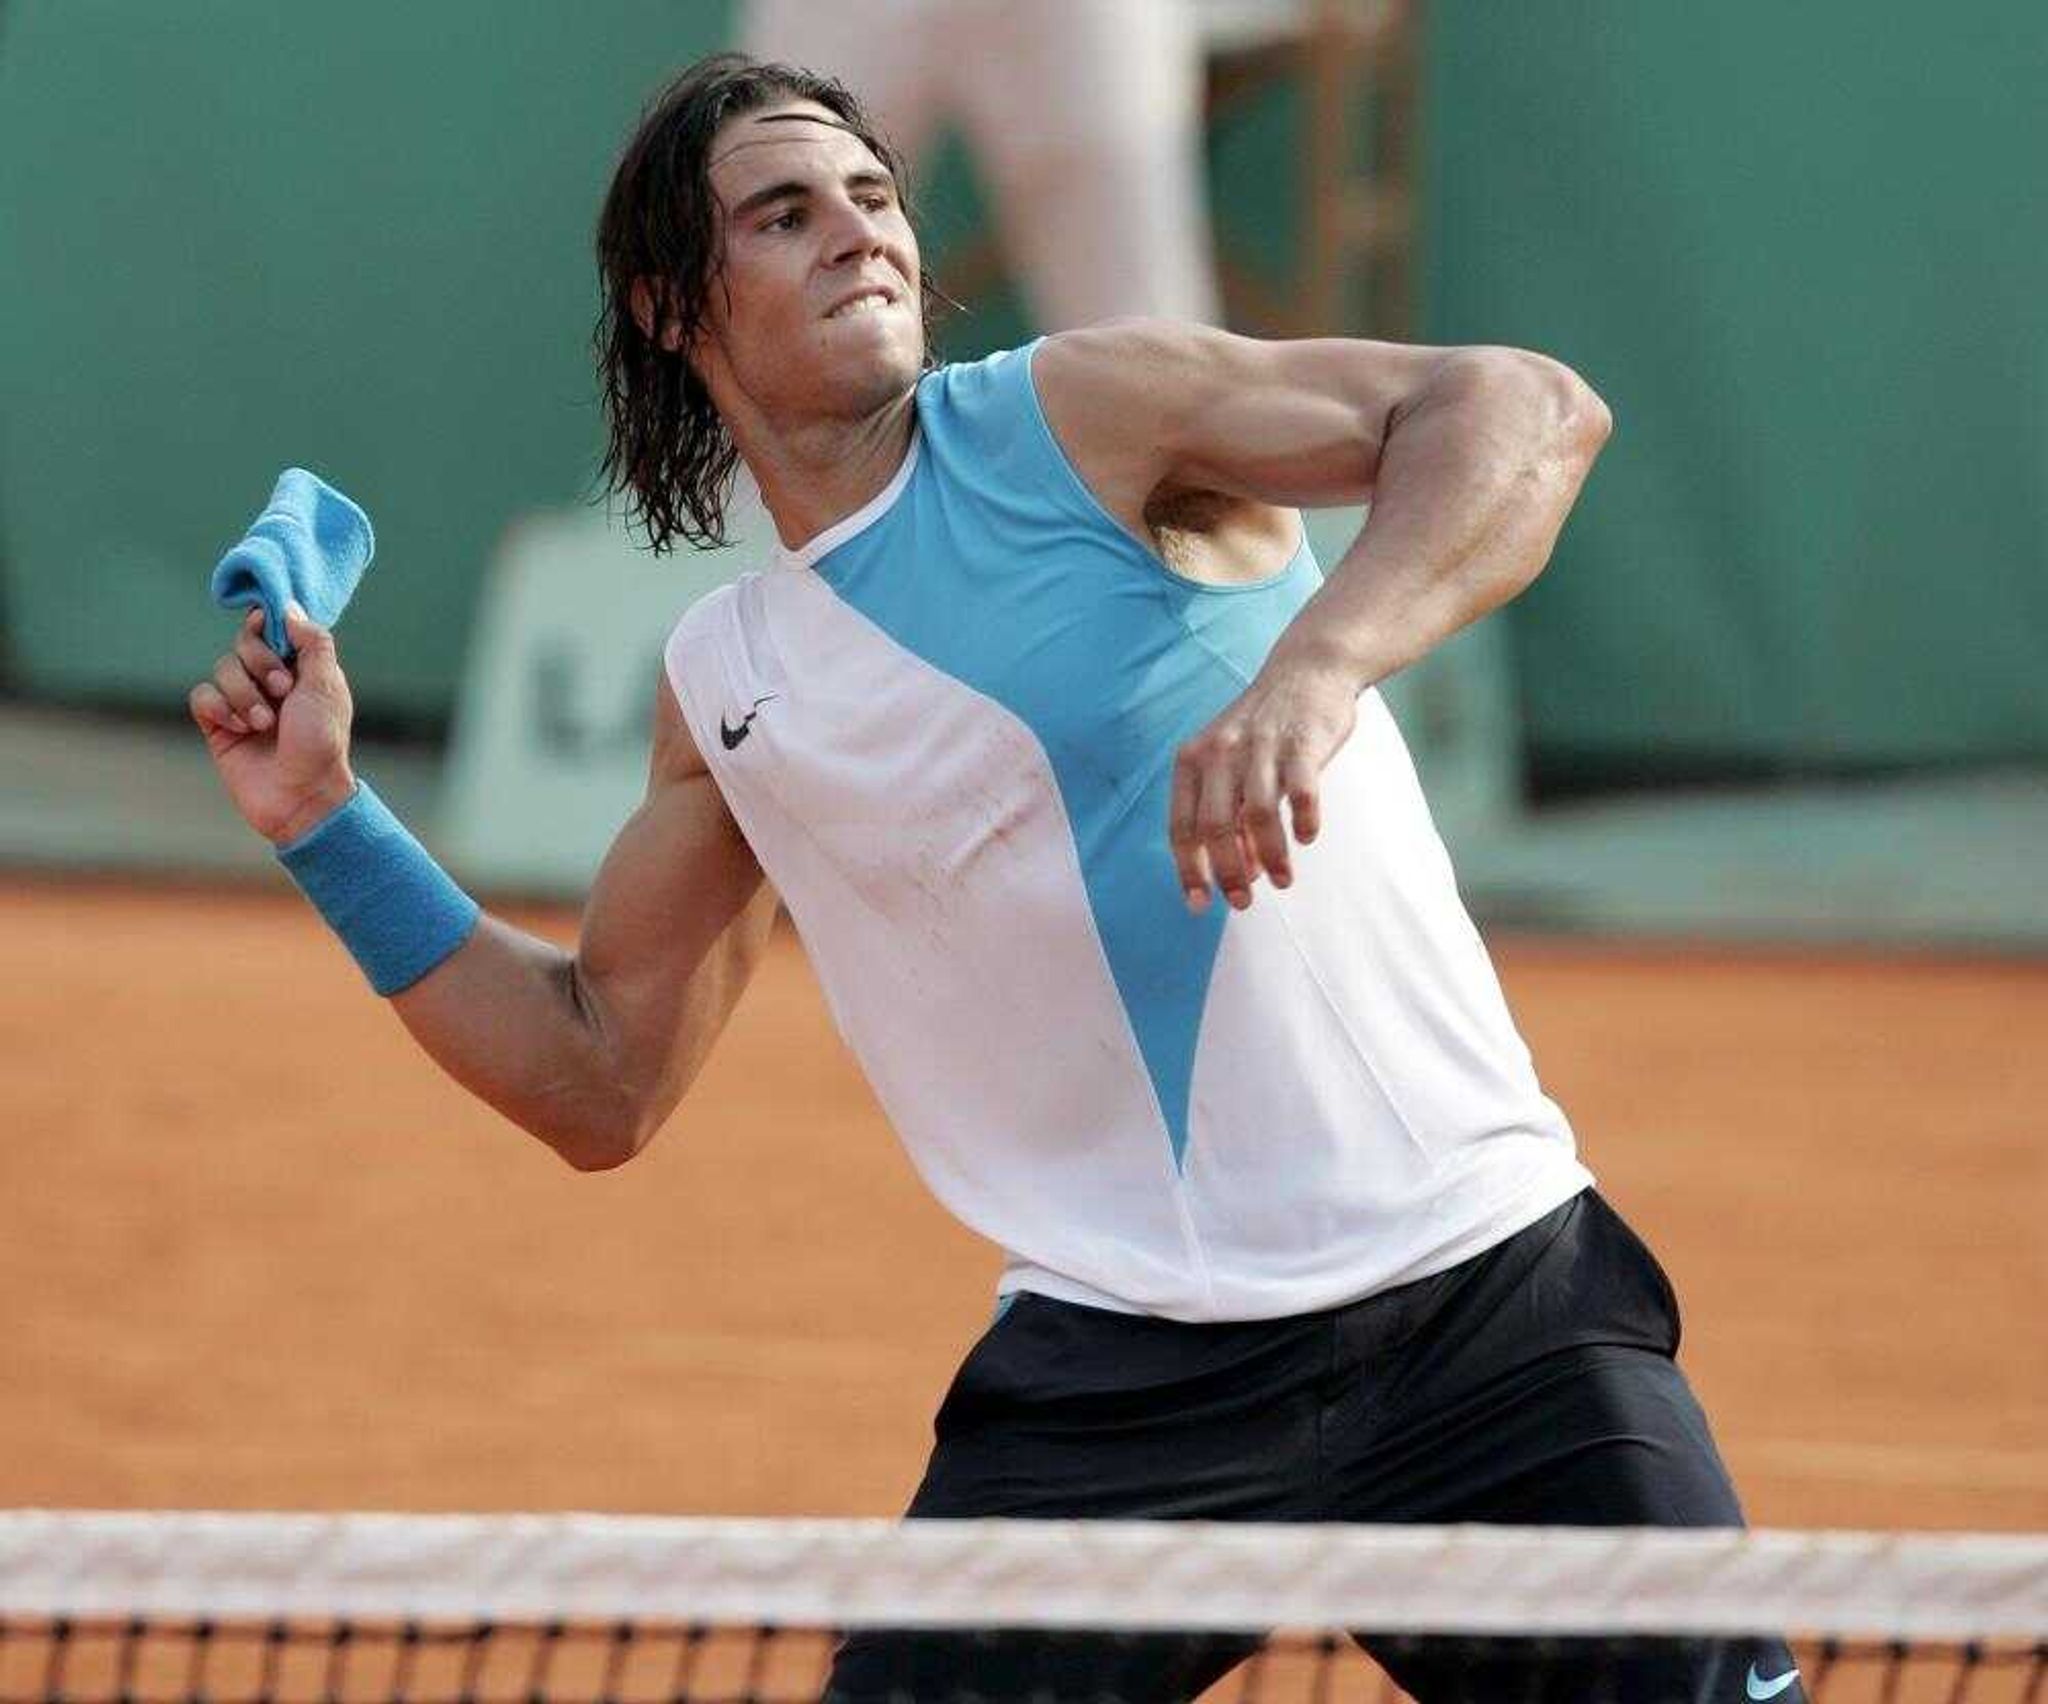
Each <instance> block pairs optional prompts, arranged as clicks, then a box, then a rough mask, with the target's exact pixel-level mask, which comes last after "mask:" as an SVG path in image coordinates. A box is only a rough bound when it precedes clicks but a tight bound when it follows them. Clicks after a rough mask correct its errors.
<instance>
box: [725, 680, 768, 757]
mask: <svg viewBox="0 0 2048 1704" xmlns="http://www.w3.org/2000/svg"><path fill="white" fill-rule="evenodd" d="M774 696H775V694H774V693H772V692H771V693H768V694H766V695H765V696H763V697H760V698H757V699H755V700H754V707H753V709H751V710H749V711H748V712H747V713H746V715H744V716H743V717H741V718H740V725H739V726H738V727H737V728H735V727H734V726H733V725H732V724H731V723H730V722H728V721H727V720H726V719H725V718H724V717H723V716H720V717H719V718H718V738H719V741H720V743H722V744H723V745H724V747H725V749H726V750H727V751H731V750H732V749H733V748H734V747H735V746H737V745H738V744H739V743H740V741H741V740H743V739H745V738H746V737H747V732H748V730H749V729H750V728H752V727H753V725H754V718H755V717H756V716H758V715H760V714H761V706H762V705H764V704H766V703H768V702H769V701H770V700H771V699H773V698H774Z"/></svg>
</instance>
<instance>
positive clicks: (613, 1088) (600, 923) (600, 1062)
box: [392, 680, 775, 1170]
mask: <svg viewBox="0 0 2048 1704" xmlns="http://www.w3.org/2000/svg"><path fill="white" fill-rule="evenodd" d="M774 917H775V894H774V891H773V890H772V889H771V888H769V887H768V886H767V884H766V883H765V882H764V881H763V879H762V876H761V870H760V867H759V865H757V864H756V863H755V861H754V856H753V853H752V852H751V851H750V850H749V848H748V846H747V843H746V842H745V840H743V839H742V838H741V836H740V832H739V829H738V827H737V826H736V825H735V824H734V822H733V820H732V817H731V815H730V814H729V813H728V811H727V810H726V807H725V802H724V800H723V799H722V798H721V797H720V795H719V792H718V788H717V785H716V784H715V783H714V782H713V781H712V779H711V775H710V773H709V771H708V770H707V769H706V768H705V766H704V759H703V756H702V755H701V754H700V753H699V752H698V750H697V747H696V742H695V741H694V740H693V739H692V738H691V737H690V731H689V728H688V726H687V724H686V723H685V722H684V721H683V717H682V713H681V711H680V710H679V709H678V708H677V705H676V701H675V695H674V693H673V692H672V690H671V689H670V687H669V685H668V682H667V681H665V680H664V681H663V682H662V683H661V692H660V702H659V705H658V707H657V710H656V713H655V727H654V757H653V763H652V766H651V773H650V776H649V780H648V788H647V796H646V798H645V799H644V800H643V801H642V802H641V804H640V807H639V809H638V810H636V811H635V812H634V813H633V815H632V817H631V818H629V819H628V821H627V822H626V825H625V827H624V828H622V829H621V830H620V831H619V835H618V838H617V839H616V840H615V841H614V842H613V843H612V847H611V850H610V852H609V853H608V854H607V855H606V857H605V861H604V865H603V868H602V869H601V870H600V871H599V873H598V878H597V882H596V885H595V886H594V887H593V888H592V890H591V894H590V899H589V903H588V905H587V907H586V909H585V912H584V917H583V928H582V936H581V939H580V940H579V942H578V943H577V946H576V950H575V951H574V952H573V953H568V952H564V951H563V950H562V949H561V948H559V947H556V946H554V945H552V944H550V943H548V942H545V941H540V940H536V939H535V938H533V937H532V936H530V935H526V934H523V933H521V932H520V931H519V930H517V929H514V928H512V927H511V926H510V925H509V924H506V923H503V922H501V921H499V920H498V919H496V918H494V917H490V916H488V915H486V916H485V917H484V918H483V919H482V920H481V921H480V922H479V924H478V926H477V929H476V932H475V933H474V934H473V935H472V936H471V937H470V938H469V940H468V941H467V942H466V943H465V944H464V945H463V947H462V948H461V949H460V950H459V951H457V952H456V953H455V954H453V955H452V956H451V957H450V958H448V959H447V960H446V961H445V962H444V963H443V964H441V965H440V966H439V967H438V968H437V969H436V970H434V971H433V972H432V973H431V974H429V975H428V976H426V977H424V978H423V979H422V980H421V981H419V982H417V983H415V984H414V985H413V986H412V987H411V988H409V989H407V990H406V991H405V992H404V993H402V994H400V995H398V996H396V998H395V999H394V1000H393V1002H392V1004H393V1005H394V1006H395V1007H396V1008H397V1011H398V1015H399V1017H400V1018H401V1019H403V1020H404V1023H405V1026H406V1028H407V1029H409V1030H410V1031H411V1032H412V1034H413V1037H414V1039H416V1040H417V1041H418V1042H419V1043H420V1045H421V1046H422V1047H424V1048H425V1049H426V1050H427V1052H428V1053H430V1054H431V1055H433V1057H434V1058H435V1059H436V1060H437V1061H438V1062H439V1063H440V1065H441V1066H442V1068H443V1069H444V1070H446V1071H447V1072H448V1074H449V1075H450V1076H452V1077H453V1078H455V1080H456V1081H457V1082H459V1083H461V1084H462V1085H463V1086H464V1087H465V1088H467V1089H469V1090H471V1091H472V1092H473V1093H475V1094H476V1095H478V1096H479V1097H481V1098H482V1099H484V1100H486V1101H488V1102H489V1103H490V1104H491V1105H492V1106H494V1107H496V1108H497V1109H498V1110H499V1111H500V1112H502V1113H503V1114H505V1116H506V1117H507V1118H509V1119H511V1120H512V1121H513V1122H514V1123H515V1124H519V1125H521V1126H523V1127H524V1128H525V1129H527V1130H529V1131H531V1132H532V1133H533V1134H534V1135H536V1136H538V1137H540V1139H541V1140H542V1141H544V1142H546V1143H547V1144H548V1146H549V1147H551V1148H553V1149H554V1150H555V1151H556V1152H557V1153H558V1154H560V1155H561V1156H562V1157H563V1158H564V1159H565V1160H567V1161H568V1162H569V1163H570V1164H571V1165H573V1166H576V1167H578V1168H579V1169H583V1170H597V1169H601V1168H603V1167H607V1166H614V1165H619V1164H622V1163H623V1162H624V1161H626V1160H628V1159H631V1158H632V1157H633V1155H634V1154H636V1153H638V1152H639V1150H640V1149H641V1148H642V1147H643V1146H645V1145H646V1143H647V1141H648V1140H649V1139H650V1138H651V1137H652V1136H653V1134H654V1132H655V1131H656V1130H658V1129H659V1128H660V1127H661V1125H662V1124H663V1122H664V1121H666V1119H667V1118H668V1116H669V1114H670V1113H672V1112H673V1111H674V1110H675V1108H676V1105H677V1103H678V1102H679V1101H680V1100H681V1099H682V1095H683V1091H684V1090H685V1089H687V1088H688V1087H689V1085H690V1082H691V1080H692V1079H693V1078H694V1077H695V1076H696V1074H697V1071H698V1068H699V1067H700V1066H701V1065H702V1064H703V1062H704V1059H705V1057H706V1056H707V1055H708V1054H709V1052H710V1050H711V1044H712V1042H713V1041H714V1040H716V1039H717V1036H718V1034H719V1032H720V1030H722V1029H723V1028H724V1027H725V1022H726V1019H727V1018H728V1017H729V1016H731V1013H732V1009H733V1006H734V1005H735V1003H736V1002H737V1001H738V999H739V996H740V992H741V990H742V989H744V988H745V986H746V984H747V981H748V979H749V978H750V977H751V976H752V974H753V971H754V967H755V965H756V964H757V963H758V962H759V961H760V957H761V952H762V949H763V947H764V946H765V945H766V943H767V940H768V932H769V928H770V925H771V924H772V923H773V921H774Z"/></svg>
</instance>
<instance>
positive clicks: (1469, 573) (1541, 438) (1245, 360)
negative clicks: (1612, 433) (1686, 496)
mask: <svg viewBox="0 0 2048 1704" xmlns="http://www.w3.org/2000/svg"><path fill="white" fill-rule="evenodd" d="M1033 370H1034V375H1035V377H1036V379H1037V381H1038V386H1039V393H1040V396H1041V399H1042V401H1043V403H1044V406H1045V410H1046V415H1047V418H1048V420H1049V421H1050V422H1051V424H1052V427H1053V430H1054V432H1055V433H1056V434H1057V436H1058V437H1059V439H1060V441H1061V444H1062V445H1063V447H1064V448H1065V449H1066V451H1067V453H1068V455H1069V456H1070V457H1071V458H1072V460H1073V461H1074V463H1075V465H1076V467H1077V468H1078V469H1079V471H1080V473H1081V475H1082V477H1083V478H1084V479H1086V480H1087V481H1088V483H1089V484H1090V486H1091V487H1092V488H1093V489H1094V490H1095V492H1096V494H1097V495H1098V496H1099V497H1100V498H1101V499H1102V500H1103V502H1104V504H1105V505H1106V506H1107V507H1108V508H1109V509H1110V510H1111V511H1112V513H1115V514H1117V515H1118V516H1119V517H1120V518H1123V519H1125V520H1126V522H1127V523H1129V522H1130V521H1131V520H1132V518H1133V517H1142V516H1143V514H1144V513H1145V511H1146V509H1147V507H1148V506H1150V505H1153V504H1155V503H1157V502H1158V501H1159V500H1160V498H1161V497H1171V496H1173V495H1174V494H1176V493H1181V492H1215V493H1221V494H1223V495H1224V496H1226V497H1229V498H1234V499H1237V500H1238V501H1240V502H1243V503H1246V504H1250V505H1271V504H1281V505H1288V506H1305V507H1321V506H1326V505H1335V504H1344V503H1356V502H1362V501H1366V500H1368V499H1369V500H1370V501H1371V504H1372V509H1371V513H1370V515H1369V517H1368V519H1367V521H1366V524H1365V527H1364V529H1363V530H1362V531H1361V532H1360V534H1359V536H1358V539H1357V540H1356V542H1355V543H1353V544H1352V546H1351V547H1350V548H1349V549H1348V550H1347V551H1346V552H1345V553H1344V555H1343V556H1342V557H1341V558H1340V559H1339V560H1338V562H1337V563H1336V564H1335V565H1334V566H1333V567H1332V568H1331V570H1330V572H1329V575H1328V578H1327V579H1326V580H1325V582H1324V584H1323V586H1322V588H1321V589H1320V590H1319V591H1318V592H1317V593H1316V595H1315V596H1314V597H1313V598H1311V599H1310V600H1309V602H1308V604H1307V605H1306V606H1305V607H1304V608H1303V609H1302V610H1301V611H1300V613H1299V614H1297V615H1296V617H1295V619H1294V621H1293V622H1292V623H1291V624H1290V625H1289V627H1288V629H1287V631H1286V632H1285V633H1284V634H1283V635H1282V636H1281V638H1280V640H1279V642H1278V643H1277V644H1276V645H1275V647H1274V649H1273V651H1272V653H1271V655H1270V656H1269V657H1268V659H1267V662H1266V665H1265V667H1264V668H1263V669H1262V670H1261V671H1260V674H1259V678H1258V679H1257V680H1256V681H1255V682H1254V683H1253V684H1252V686H1251V688H1250V689H1249V690H1248V691H1247V692H1246V693H1245V694H1244V695H1243V697H1241V698H1240V699H1239V700H1238V701H1237V702H1236V703H1235V704H1233V705H1231V706H1230V708H1229V709H1228V710H1226V711H1225V712H1224V714H1223V715H1222V716H1220V717H1218V718H1217V720H1216V721H1215V722H1214V723H1212V724H1211V725H1210V726H1209V727H1208V728H1207V729H1205V730H1204V731H1203V732H1202V733H1201V734H1200V735H1198V736H1197V737H1196V738H1195V739H1193V740H1191V741H1189V742H1188V744H1187V745H1186V746H1184V747H1183V748H1182V749H1181V751H1180V753H1179V754H1178V756H1177V758H1176V762H1175V773H1174V792H1173V806H1172V816H1171V822H1170V825H1169V833H1170V836H1171V839H1172V842H1173V847H1174V854H1175V859H1176V862H1177V864H1178V865H1179V868H1180V871H1181V879H1182V884H1183V886H1184V888H1185V889H1186V891H1187V894H1188V900H1189V903H1190V905H1193V906H1195V907H1196V908H1197V909H1199V908H1200V906H1201V905H1203V904H1206V903H1207V897H1208V893H1209V891H1210V887H1211V884H1212V881H1213V882H1214V883H1215V884H1218V885H1220V886H1221V887H1222V888H1223V890H1224V893H1225V895H1226V897H1227V898H1228V899H1229V900H1230V902H1231V903H1232V904H1233V905H1239V906H1242V905H1247V904H1249V903H1250V901H1251V886H1252V883H1253V882H1254V881H1255V880H1256V879H1257V878H1258V876H1259V875H1261V874H1268V875H1270V876H1271V877H1272V878H1273V880H1274V881H1275V883H1276V884H1277V885H1280V886H1285V885H1287V883H1288V881H1289V880H1291V863H1290V855H1289V849H1288V843H1287V835H1286V833H1285V829H1284V826H1283V822H1282V817H1281V810H1280V800H1281V799H1282V798H1285V799H1286V800H1287V801H1288V808H1289V814H1290V815H1291V817H1292V819H1293V826H1294V833H1295V838H1296V839H1298V840H1300V841H1303V842H1306V841H1309V840H1312V839H1313V838H1314V836H1315V833H1316V829H1317V826H1318V824H1317V797H1316V794H1317V778H1318V777H1319V776H1320V774H1321V772H1322V769H1323V766H1324V765H1325V764H1326V763H1327V762H1328V761H1329V758H1330V757H1331V755H1332V754H1334V752H1335V751H1336V750H1337V748H1338V747H1339V746H1340V745H1341V744H1342V743H1343V741H1344V739H1345V738H1346V737H1347V736H1348V735H1349V733H1350V731H1351V727H1352V720H1353V714H1354V706H1355V703H1356V699H1357V696H1358V694H1359V693H1360V692H1362V691H1363V690H1364V689H1365V688H1366V687H1368V686H1371V685H1373V684H1374V683H1375V682H1377V681H1380V680H1383V679H1384V678H1386V676H1388V675H1390V674H1392V673H1394V672H1395V671H1396V670H1397V669H1400V668H1402V667H1403V666H1405V665H1406V664H1408V663H1411V662H1413V661H1414V660H1415V659H1416V658H1417V657H1420V656H1422V655H1423V654H1424V653H1425V652H1427V651H1429V650H1430V649H1431V648H1432V647H1434V646H1435V645H1437V644H1439V643H1440V642H1441V641H1442V640H1444V639H1445V638H1447V637H1448V636H1449V635H1450V634H1452V633H1455V632H1456V631H1457V630H1458V629H1459V628H1461V627H1463V626H1465V625H1466V624H1467V623H1469V622H1472V621H1474V620H1476V619H1478V618H1479V617H1480V616H1481V615H1484V614H1485V613H1486V612H1487V611H1489V610H1491V609H1493V608H1495V607H1497V606H1498V605H1499V604H1501V603H1504V602H1505V601H1506V600H1507V599H1508V598H1510V597H1512V596H1514V594H1515V593H1517V592H1518V591H1520V590H1521V589H1522V588H1523V587H1524V586H1526V585H1527V584H1528V583H1529V582H1530V581H1531V580H1532V579H1534V578H1535V577H1536V575H1537V574H1538V573H1539V572H1540V571H1541V569H1542V567H1543V565H1544V563H1545V562H1546V561H1547V560H1548V559H1549V556H1550V552H1551V549H1552V547H1553V546H1554V545H1555V544H1556V542H1557V535H1558V532H1559V530H1560V529H1561V528H1562V526H1563V525H1564V520H1565V517H1566V515H1567V514H1568V513H1569V512H1570V510H1571V506H1572V503H1573V501H1574V500H1575V499H1576V498H1577V496H1578V492H1579V489H1580V487H1581V485H1582V484H1583V483H1584V481H1585V477H1586V474H1587V472H1588V471H1589V470H1590V469H1591V467H1592V464H1593V459H1594V457H1595V456H1596V455H1597V454H1598V453H1599V449H1600V446H1601V444H1602V443H1604V442H1605V440H1606V437H1607V434H1608V431H1609V429H1610V421H1609V418H1608V414H1607V410H1606V407H1605V406H1604V405H1603V404H1602V403H1601V401H1600V399H1599V398H1598V397H1597V396H1595V395H1594V393H1593V392H1592V391H1591V389H1589V388H1588V387H1587V385H1586V384H1585V383H1584V381H1582V380H1581V379H1580V378H1579V377H1578V376H1577V375H1576V374H1574V373H1573V372H1571V370H1570V369H1569V368H1566V367H1564V366H1561V365H1560V364H1558V363H1557V362H1555V361H1552V360H1549V359H1547V358H1546V357H1544V356H1541V355H1534V354H1530V353H1527V352H1526V351H1522V350H1513V349H1493V348H1472V349H1426V348H1416V347H1409V346H1405V345H1400V344H1391V343H1368V342H1362V341H1353V340H1347V339H1336V338H1329V339H1313V340H1304V341H1300V342H1292V343H1265V342H1258V341H1255V340H1253V339H1250V338H1243V337H1234V336H1231V335H1230V334H1228V333H1225V332H1219V331H1213V330H1210V329H1208V328H1206V327H1201V326H1192V325H1172V324H1166V323H1160V322H1148V321H1129V322H1120V323H1117V324H1112V325H1107V326H1101V327H1096V328H1092V329H1090V330H1086V331H1080V332H1071V333H1067V334H1064V335H1062V336H1059V337H1055V338H1053V339H1050V340H1049V341H1048V342H1047V343H1046V345H1045V346H1044V347H1043V348H1042V349H1041V350H1040V351H1039V353H1038V356H1037V359H1036V362H1035V364H1034V369H1033ZM1139 524H1140V526H1142V520H1140V522H1139Z"/></svg>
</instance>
